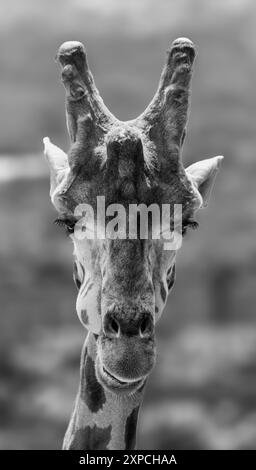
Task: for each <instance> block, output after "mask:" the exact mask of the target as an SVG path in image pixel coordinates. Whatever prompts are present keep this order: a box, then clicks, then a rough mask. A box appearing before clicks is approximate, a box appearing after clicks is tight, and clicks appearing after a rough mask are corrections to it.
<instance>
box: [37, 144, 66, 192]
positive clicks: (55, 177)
mask: <svg viewBox="0 0 256 470" xmlns="http://www.w3.org/2000/svg"><path fill="white" fill-rule="evenodd" d="M43 142H44V154H45V157H46V160H47V163H48V165H49V168H50V182H51V187H50V196H52V195H53V193H54V191H55V189H56V188H57V187H58V186H59V184H60V183H61V181H62V180H63V178H64V177H65V175H66V173H67V170H68V169H69V165H68V157H67V154H66V153H65V152H63V151H62V150H61V149H60V148H59V147H57V146H56V145H54V144H52V142H51V141H50V139H49V137H45V138H44V139H43Z"/></svg>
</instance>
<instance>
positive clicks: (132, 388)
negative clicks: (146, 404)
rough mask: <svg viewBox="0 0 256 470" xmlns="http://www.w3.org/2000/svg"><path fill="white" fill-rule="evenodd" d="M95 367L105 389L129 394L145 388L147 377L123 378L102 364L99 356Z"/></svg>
mask: <svg viewBox="0 0 256 470" xmlns="http://www.w3.org/2000/svg"><path fill="white" fill-rule="evenodd" d="M95 369H96V376H97V379H98V381H99V383H100V384H101V385H102V386H103V387H104V389H107V390H109V391H110V392H112V393H116V394H119V395H120V394H128V395H129V394H133V393H135V392H137V391H139V389H142V388H143V385H144V383H145V380H146V377H141V378H140V379H136V380H131V379H130V380H123V379H121V378H119V377H115V376H114V375H112V374H111V373H110V372H109V371H108V370H107V369H106V368H105V367H104V365H103V364H101V362H100V360H99V357H97V359H96V364H95Z"/></svg>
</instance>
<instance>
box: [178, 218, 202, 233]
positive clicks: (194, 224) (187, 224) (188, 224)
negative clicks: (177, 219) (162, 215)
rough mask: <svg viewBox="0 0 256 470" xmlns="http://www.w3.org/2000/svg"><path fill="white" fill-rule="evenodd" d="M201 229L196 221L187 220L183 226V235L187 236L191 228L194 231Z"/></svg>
mask: <svg viewBox="0 0 256 470" xmlns="http://www.w3.org/2000/svg"><path fill="white" fill-rule="evenodd" d="M198 227H199V223H198V222H197V221H196V220H193V219H189V220H187V221H186V222H185V223H184V224H183V226H182V235H183V236H184V235H186V233H187V230H188V229H189V228H191V229H192V230H196V229H197V228H198Z"/></svg>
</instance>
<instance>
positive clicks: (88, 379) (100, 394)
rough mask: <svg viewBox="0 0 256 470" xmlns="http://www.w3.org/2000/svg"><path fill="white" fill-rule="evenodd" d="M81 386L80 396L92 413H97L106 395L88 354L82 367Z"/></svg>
mask: <svg viewBox="0 0 256 470" xmlns="http://www.w3.org/2000/svg"><path fill="white" fill-rule="evenodd" d="M82 374H83V380H82V381H81V383H82V384H83V388H82V390H81V397H82V399H83V400H84V402H85V403H86V405H87V406H88V408H89V410H90V411H91V412H92V413H97V412H98V411H99V410H100V409H102V407H103V405H104V403H105V402H106V396H105V392H104V389H103V387H102V386H101V385H100V384H99V382H98V380H97V378H96V375H95V365H94V361H93V360H92V358H91V357H90V356H87V358H86V364H85V367H84V368H83V372H82Z"/></svg>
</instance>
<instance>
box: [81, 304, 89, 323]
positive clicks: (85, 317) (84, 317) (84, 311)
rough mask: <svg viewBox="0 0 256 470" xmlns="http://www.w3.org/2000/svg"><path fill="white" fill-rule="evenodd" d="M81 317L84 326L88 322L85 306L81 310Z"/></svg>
mask: <svg viewBox="0 0 256 470" xmlns="http://www.w3.org/2000/svg"><path fill="white" fill-rule="evenodd" d="M81 319H82V322H83V324H84V325H85V326H86V325H88V324H89V317H88V313H87V310H86V309H85V308H84V309H83V310H81Z"/></svg>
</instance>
